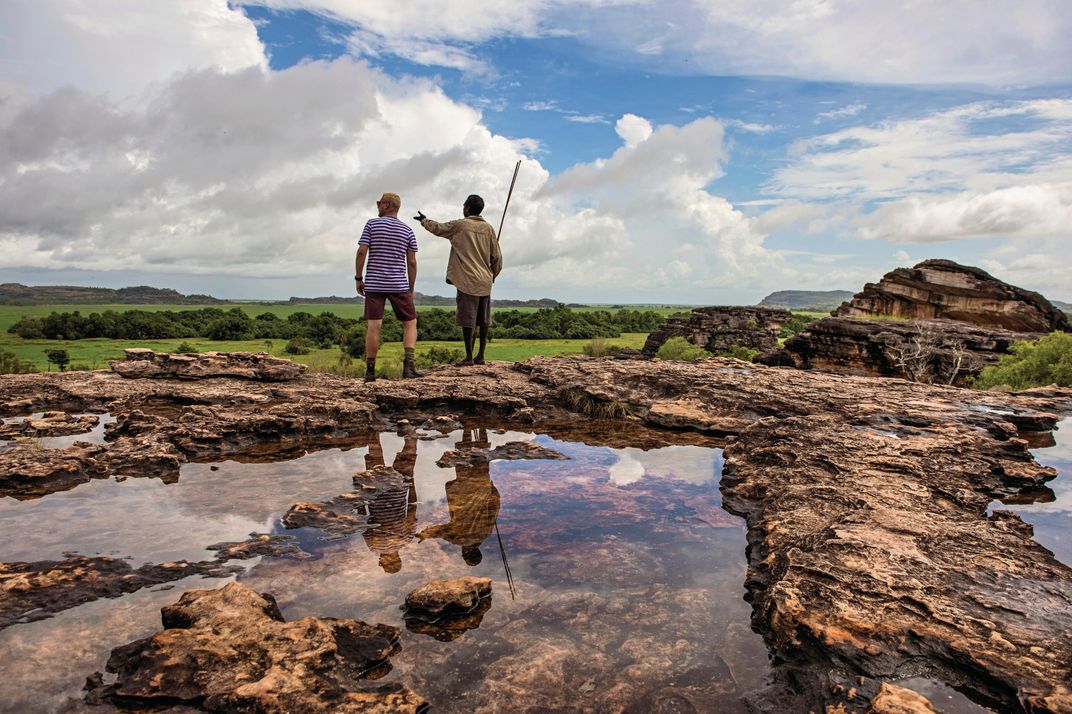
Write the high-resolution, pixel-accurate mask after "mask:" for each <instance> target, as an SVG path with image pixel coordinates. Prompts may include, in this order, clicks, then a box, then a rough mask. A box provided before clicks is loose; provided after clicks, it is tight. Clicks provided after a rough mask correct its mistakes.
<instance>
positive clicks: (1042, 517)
mask: <svg viewBox="0 0 1072 714" xmlns="http://www.w3.org/2000/svg"><path fill="white" fill-rule="evenodd" d="M1031 453H1032V454H1034V456H1035V460H1036V461H1038V462H1039V463H1040V464H1042V465H1044V466H1052V467H1053V468H1055V469H1057V474H1058V475H1057V478H1055V479H1054V480H1053V481H1050V482H1049V483H1048V484H1046V485H1047V486H1048V487H1049V489H1050V490H1049V491H1044V492H1043V494H1044V495H1043V496H1042V497H1041V499H1040V500H1037V501H1034V502H1031V503H1016V502H1013V501H1012V500H1010V501H1007V502H1005V503H1002V502H999V501H995V502H994V503H992V504H991V506H990V510H991V511H992V510H993V509H994V508H1002V509H1005V510H1009V511H1013V512H1015V513H1017V514H1019V516H1020V517H1021V518H1022V519H1023V520H1024V521H1026V522H1027V523H1030V524H1031V525H1032V526H1034V528H1035V540H1036V541H1038V542H1039V543H1041V544H1042V545H1044V546H1045V547H1047V548H1049V549H1050V550H1051V551H1053V554H1054V555H1055V556H1056V557H1057V559H1058V560H1059V561H1061V562H1062V563H1064V564H1065V565H1068V566H1072V418H1065V419H1062V420H1061V421H1060V422H1059V423H1058V425H1057V431H1055V432H1054V445H1053V446H1049V447H1046V448H1036V449H1032V450H1031ZM1017 500H1019V499H1017Z"/></svg>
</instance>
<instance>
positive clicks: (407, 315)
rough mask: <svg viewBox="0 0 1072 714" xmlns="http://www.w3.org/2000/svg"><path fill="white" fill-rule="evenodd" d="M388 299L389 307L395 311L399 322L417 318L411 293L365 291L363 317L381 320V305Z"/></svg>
mask: <svg viewBox="0 0 1072 714" xmlns="http://www.w3.org/2000/svg"><path fill="white" fill-rule="evenodd" d="M388 300H390V301H391V309H392V310H394V311H395V317H397V318H398V320H399V322H409V321H410V320H416V319H417V310H416V309H414V307H413V293H411V292H404V293H370V292H368V291H367V290H366V291H365V319H366V320H382V319H383V306H384V303H386V302H387V301H388Z"/></svg>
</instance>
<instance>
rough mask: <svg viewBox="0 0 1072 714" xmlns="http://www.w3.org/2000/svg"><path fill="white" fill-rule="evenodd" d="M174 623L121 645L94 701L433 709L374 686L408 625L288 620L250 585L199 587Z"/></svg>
mask: <svg viewBox="0 0 1072 714" xmlns="http://www.w3.org/2000/svg"><path fill="white" fill-rule="evenodd" d="M161 615H162V620H163V624H164V629H163V630H162V631H160V632H158V633H156V634H155V635H153V636H152V637H148V638H146V639H144V640H138V641H136V642H131V643H130V644H129V645H126V646H124V647H118V648H116V649H115V650H113V651H112V656H111V657H110V658H109V660H108V667H107V669H108V671H109V672H112V673H115V674H116V681H115V683H114V684H111V685H107V686H105V685H104V684H103V681H102V678H101V677H100V676H99V675H98V676H97V677H94V678H93V679H92V680H91V682H92V684H93V685H95V686H92V688H91V689H90V691H89V693H88V694H87V697H86V698H87V701H88V702H89V703H91V704H98V703H102V702H108V703H114V704H117V705H120V706H123V707H124V708H129V707H137V708H145V707H150V708H159V707H173V706H175V705H186V706H192V707H196V708H197V709H198V710H202V711H210V712H211V711H221V712H233V711H248V712H264V713H265V714H269V713H272V712H277V713H279V714H284V713H285V712H299V711H300V712H347V713H350V714H357V713H371V712H388V711H391V712H402V713H405V712H410V713H412V714H416V713H417V712H421V711H424V710H425V709H427V707H428V705H427V703H426V702H425V701H424V699H422V698H421V697H419V696H417V695H416V694H414V693H413V692H411V691H409V690H408V689H406V688H405V687H403V686H401V685H398V684H389V685H382V686H375V685H369V684H367V683H365V680H369V679H375V678H377V677H379V676H382V675H383V674H384V673H386V671H387V670H388V669H389V668H390V665H389V662H388V660H389V658H390V657H391V655H392V654H393V653H394V652H395V648H396V647H397V644H398V636H399V632H398V629H397V628H394V627H391V626H389V625H369V624H366V623H364V622H361V621H359V620H350V619H345V620H342V619H333V618H324V619H319V618H316V617H311V616H310V617H303V618H302V619H300V620H296V621H294V622H286V621H285V620H284V619H283V616H282V615H281V614H280V612H279V608H278V606H277V605H276V602H275V599H274V598H272V596H271V595H266V594H260V593H256V592H254V591H253V590H251V589H250V588H248V587H246V586H245V585H242V584H240V583H231V584H229V585H226V586H224V587H222V588H220V589H218V590H190V591H188V592H186V593H185V594H184V595H183V596H182V597H181V598H180V599H179V602H178V603H176V604H175V605H169V606H167V607H165V608H163V610H162V611H161Z"/></svg>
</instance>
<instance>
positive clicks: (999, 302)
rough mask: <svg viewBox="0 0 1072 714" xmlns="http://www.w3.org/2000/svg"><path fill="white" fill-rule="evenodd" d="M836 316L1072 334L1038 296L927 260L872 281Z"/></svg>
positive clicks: (961, 267)
mask: <svg viewBox="0 0 1072 714" xmlns="http://www.w3.org/2000/svg"><path fill="white" fill-rule="evenodd" d="M834 314H835V315H837V316H841V317H866V316H873V315H892V316H895V317H902V318H906V319H909V320H932V319H946V320H955V321H957V322H966V323H969V324H972V325H978V326H980V327H988V328H998V329H1002V330H1012V331H1014V332H1052V331H1054V330H1063V331H1065V332H1067V331H1069V323H1068V317H1067V316H1066V315H1065V314H1064V313H1063V312H1061V311H1060V310H1058V309H1057V308H1056V307H1054V306H1053V304H1052V303H1050V301H1049V300H1047V299H1046V298H1044V297H1042V296H1041V295H1039V294H1038V293H1035V292H1031V291H1030V290H1024V289H1023V288H1018V287H1016V286H1015V285H1009V284H1008V283H1005V282H1002V281H1001V280H998V279H997V278H995V277H994V276H992V275H990V274H989V273H987V272H986V271H984V270H980V269H979V268H973V267H971V266H967V265H960V264H959V263H954V262H953V261H951V260H925V261H923V262H922V263H919V264H918V265H916V266H915V267H912V268H897V269H896V270H892V271H890V272H888V273H886V274H885V275H884V276H882V280H880V281H879V282H878V283H877V284H875V283H868V284H867V285H865V286H864V289H863V290H862V291H861V292H858V293H856V295H854V296H853V297H852V299H851V300H849V301H848V302H845V303H842V304H841V306H840V307H838V308H837V310H835V311H834Z"/></svg>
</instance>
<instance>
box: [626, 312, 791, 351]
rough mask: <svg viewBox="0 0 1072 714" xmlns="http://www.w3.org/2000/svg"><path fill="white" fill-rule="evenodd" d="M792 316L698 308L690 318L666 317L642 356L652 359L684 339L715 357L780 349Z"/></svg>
mask: <svg viewBox="0 0 1072 714" xmlns="http://www.w3.org/2000/svg"><path fill="white" fill-rule="evenodd" d="M792 317H793V314H792V313H791V312H789V311H788V310H780V309H776V308H766V307H697V308H693V310H692V312H691V313H690V314H689V316H688V317H687V318H681V317H668V318H666V319H665V320H664V321H663V323H662V324H661V325H659V326H658V327H657V328H655V331H654V332H652V333H651V334H650V335H648V339H647V341H646V342H645V343H644V349H643V354H644V355H645V356H648V357H653V356H654V355H655V353H656V352H658V351H659V348H660V347H662V346H663V343H664V342H666V341H667V340H669V339H670V338H671V337H684V338H685V339H686V340H688V341H689V342H690V343H692V344H694V345H696V346H697V347H703V348H704V349H705V350H707V351H709V352H714V353H716V354H717V353H723V352H728V351H729V350H731V349H733V348H734V347H747V348H749V349H755V350H759V351H761V352H765V351H767V350H770V349H772V348H773V347H775V346H777V344H778V333H779V331H780V330H781V329H782V325H784V324H785V323H787V322H789V320H790V318H792Z"/></svg>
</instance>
